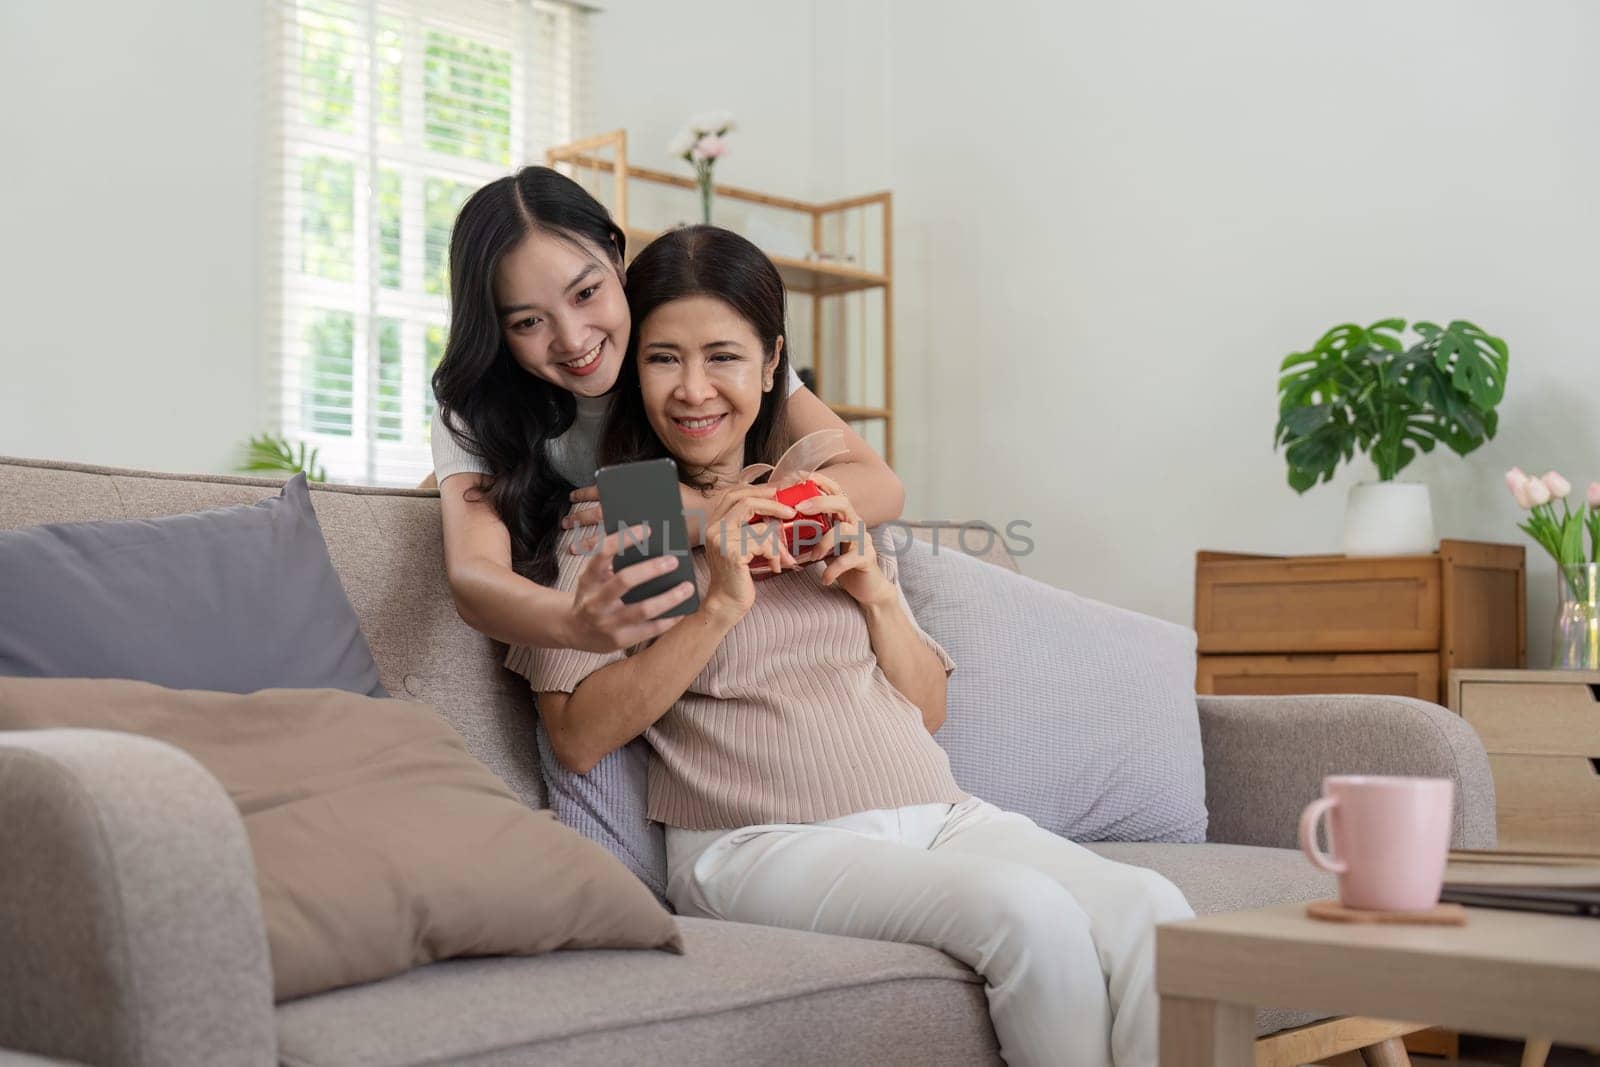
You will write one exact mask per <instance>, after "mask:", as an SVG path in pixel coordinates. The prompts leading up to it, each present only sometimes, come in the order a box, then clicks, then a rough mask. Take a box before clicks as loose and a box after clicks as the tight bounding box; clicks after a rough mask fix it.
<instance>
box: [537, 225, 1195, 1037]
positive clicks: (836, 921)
mask: <svg viewBox="0 0 1600 1067" xmlns="http://www.w3.org/2000/svg"><path fill="white" fill-rule="evenodd" d="M628 294H629V301H630V303H631V305H632V308H633V321H634V323H635V328H636V332H635V335H634V338H633V341H632V343H631V345H630V348H629V352H628V356H629V358H628V361H627V362H626V363H625V364H624V366H623V370H622V374H621V377H620V380H619V383H618V393H617V399H616V402H615V405H614V407H613V408H612V411H611V413H610V415H609V418H608V421H607V425H606V430H605V433H604V436H603V438H602V444H601V455H602V459H603V460H604V461H605V462H607V463H610V462H621V461H625V460H637V459H647V458H653V457H656V456H663V455H665V456H671V457H673V458H674V459H675V460H676V461H677V463H678V467H679V471H680V475H681V476H682V477H684V478H687V479H688V480H689V481H690V482H691V483H693V484H694V485H696V486H699V487H701V488H703V489H708V490H716V489H721V490H722V495H721V496H720V498H719V502H718V504H717V505H716V507H715V508H714V510H713V512H712V514H711V516H710V518H709V519H708V520H707V526H706V530H705V544H704V547H703V548H702V549H699V550H696V551H695V552H694V554H693V555H694V565H695V574H696V579H697V583H698V585H699V587H700V591H701V601H700V607H699V609H698V610H697V611H696V612H695V613H694V614H693V615H691V616H688V617H687V618H685V620H684V622H683V624H682V625H680V626H678V627H676V628H674V629H673V630H671V631H670V632H668V633H666V634H663V635H662V636H660V637H658V638H656V639H655V640H653V641H646V642H642V643H641V644H639V645H637V646H635V647H633V648H630V649H628V650H627V651H626V653H624V652H613V653H605V654H598V653H590V652H583V651H579V650H574V649H514V650H513V652H512V655H511V656H510V657H509V659H508V662H509V663H510V664H511V665H512V666H513V667H514V668H516V669H518V670H520V671H522V672H523V673H524V674H525V675H526V676H527V677H528V678H529V680H530V682H531V684H532V686H533V688H534V690H535V691H536V692H537V694H538V702H539V711H540V715H541V716H542V718H543V720H544V723H545V725H546V727H547V729H548V731H549V735H550V739H551V743H552V747H553V748H554V750H555V753H556V755H557V757H558V758H559V759H560V760H561V761H562V762H563V763H564V764H566V765H567V766H568V767H570V768H571V769H572V770H574V771H576V772H579V773H586V772H587V771H588V770H589V769H590V768H592V767H593V766H594V765H595V764H596V763H598V762H599V761H600V760H601V759H602V758H604V757H605V756H606V755H607V754H609V753H610V752H612V751H614V750H615V749H617V748H619V747H620V746H622V745H624V744H626V743H627V742H628V741H630V740H632V739H633V738H635V737H637V736H639V735H640V734H643V735H644V737H645V738H646V739H647V741H648V742H649V744H650V747H651V750H652V755H651V761H650V769H649V775H648V783H649V798H648V813H649V816H650V818H652V819H655V820H657V821H660V822H662V823H664V824H665V825H666V828H667V866H668V896H669V898H670V899H671V900H672V902H673V904H674V906H675V907H676V908H677V909H678V911H679V912H680V913H681V914H685V915H698V916H710V917H715V918H723V919H730V920H735V921H739V922H752V923H764V924H768V925H773V926H785V927H792V928H798V929H807V930H817V931H822V932H826V933H834V934H844V935H848V936H852V937H866V938H877V939H883V940H893V941H906V942H914V943H918V944H924V945H930V946H932V947H935V948H938V949H940V950H942V951H944V952H946V953H949V954H950V955H952V956H954V957H955V958H957V959H960V960H962V961H963V962H965V963H967V964H968V965H970V966H971V967H973V968H974V969H975V970H977V971H978V972H979V973H980V974H982V975H983V977H984V978H985V980H986V989H987V995H988V999H989V1011H990V1016H991V1018H992V1019H993V1022H994V1027H995V1032H996V1034H997V1035H998V1037H999V1040H1000V1051H1001V1053H1002V1055H1003V1056H1004V1057H1005V1058H1006V1060H1007V1062H1009V1063H1013V1064H1047V1063H1048V1064H1063V1063H1066V1064H1109V1063H1116V1064H1154V1063H1155V1062H1156V1055H1157V1045H1156V998H1155V993H1154V988H1153V976H1154V941H1155V930H1154V927H1155V924H1156V923H1157V922H1161V921H1164V920H1168V919H1176V918H1182V917H1187V916H1189V915H1191V914H1193V913H1192V912H1191V911H1190V909H1189V907H1188V905H1187V903H1186V902H1185V901H1184V899H1183V896H1182V894H1180V893H1179V892H1178V890H1177V889H1176V888H1175V887H1174V886H1173V885H1172V884H1171V883H1170V882H1167V881H1166V880H1165V879H1163V878H1162V877H1160V876H1159V875H1157V874H1156V873H1155V872H1153V871H1149V870H1145V869H1142V868H1138V867H1131V866H1125V865H1122V864H1118V863H1114V862H1112V861H1110V860H1106V859H1103V858H1101V857H1099V856H1097V855H1095V854H1094V853H1092V852H1090V851H1089V850H1088V849H1085V848H1083V847H1082V846H1079V845H1076V844H1074V843H1072V842H1070V841H1067V840H1066V839H1064V838H1060V837H1057V836H1055V835H1054V834H1051V833H1049V832H1048V831H1045V830H1042V829H1040V828H1039V827H1038V826H1036V825H1035V824H1034V823H1033V822H1031V821H1030V820H1029V819H1027V818H1026V817H1025V816H1022V815H1017V814H1013V813H1010V812H1005V811H1001V810H1000V809H998V808H996V807H994V806H993V805H991V804H988V803H986V802H984V801H983V800H980V799H978V798H976V797H972V796H969V795H967V794H966V793H964V792H962V790H961V789H960V788H959V787H958V786H957V785H956V783H955V780H954V779H953V778H952V777H951V774H950V764H949V761H948V760H947V759H946V757H945V755H944V752H943V750H942V749H940V747H939V746H938V745H937V744H936V743H935V742H934V740H933V738H932V736H931V735H932V734H933V732H934V731H936V730H937V729H938V728H939V726H940V724H941V723H943V721H944V717H945V686H946V678H947V675H948V673H949V671H950V670H952V669H953V667H954V665H953V664H952V663H951V662H950V659H949V657H948V656H947V655H946V654H945V653H944V650H943V649H941V648H940V647H939V646H938V645H937V644H935V643H934V641H933V640H932V639H931V638H929V637H928V635H927V634H925V633H924V632H923V631H922V630H921V629H919V628H918V626H917V624H916V622H915V621H914V620H913V619H912V617H911V614H910V611H909V610H908V608H907V606H906V601H905V598H904V596H903V595H902V594H901V592H900V590H899V586H898V584H897V579H896V567H895V561H894V559H893V558H892V554H891V553H888V552H880V547H883V546H886V544H887V542H880V543H878V544H875V543H874V541H873V540H872V539H871V538H869V537H867V536H866V531H865V526H864V524H863V522H862V517H861V515H860V514H859V509H858V508H857V507H856V506H855V505H854V503H853V502H852V499H851V494H850V491H849V490H848V487H845V486H842V485H840V484H839V482H838V481H837V480H835V479H830V478H828V477H827V476H825V475H817V476H816V480H817V481H818V483H819V484H820V485H822V486H823V488H824V489H825V490H826V493H825V494H824V495H822V496H818V497H814V498H812V499H810V500H806V501H803V502H802V503H800V504H799V505H798V507H797V508H788V507H786V506H784V505H781V504H779V503H778V502H777V501H776V500H774V499H772V498H771V496H770V495H768V494H766V493H764V492H762V491H761V490H760V489H758V488H755V487H748V486H746V487H740V486H738V485H737V482H738V479H739V476H740V471H741V469H742V468H743V467H744V466H745V465H746V464H749V463H757V462H772V461H773V460H774V459H775V458H776V456H777V445H778V441H779V439H780V434H779V433H778V432H777V430H776V426H777V424H778V421H779V415H780V412H781V405H782V397H783V392H784V389H783V382H784V380H785V375H786V368H787V358H786V355H785V352H784V339H783V323H784V295H783V285H782V282H781V280H780V279H779V277H778V274H777V271H776V270H775V269H774V268H773V266H772V264H771V262H770V261H768V260H767V258H766V257H765V256H763V255H762V254H761V253H760V251H759V250H757V249H756V248H755V247H754V246H753V245H751V244H749V242H747V241H744V240H743V239H742V238H739V237H737V236H735V235H733V234H731V233H728V232H727V231H724V230H717V229H713V228H711V227H694V228H691V229H686V230H677V231H673V232H671V233H669V234H667V235H665V236H664V237H661V238H660V239H658V240H657V241H656V242H654V243H653V244H651V246H650V247H649V248H647V249H645V250H644V252H643V253H642V254H641V255H640V256H639V258H638V260H637V261H635V263H634V265H633V268H632V270H631V273H630V283H629V290H628ZM795 514H800V515H817V514H829V515H832V516H834V517H835V518H836V520H837V522H838V526H836V527H835V529H834V531H833V532H832V533H830V534H829V535H827V536H826V537H825V538H824V547H825V549H826V550H827V552H826V557H825V559H822V560H818V561H816V562H812V563H810V564H808V565H805V566H801V567H798V568H789V569H788V570H787V572H786V573H782V574H779V575H777V576H774V577H771V578H769V579H767V580H765V581H762V582H760V583H759V584H757V583H756V582H755V581H753V580H752V576H751V572H750V564H751V561H752V560H753V559H754V558H756V557H757V556H770V554H771V553H772V551H773V550H772V548H771V547H770V545H771V543H770V541H769V540H768V539H767V538H765V537H762V536H759V534H758V533H757V532H756V531H754V528H755V527H759V526H763V525H765V524H766V523H768V522H770V521H773V520H782V519H785V518H789V517H791V516H793V515H795ZM577 537H578V534H577V532H576V531H573V532H571V533H569V534H568V535H567V540H569V541H573V540H576V539H577ZM583 570H584V564H583V562H582V560H581V558H580V557H578V556H574V555H571V554H566V555H564V557H563V558H562V560H561V564H560V578H559V582H558V588H561V589H571V588H575V587H576V584H577V582H578V581H579V580H580V579H581V576H582V574H583Z"/></svg>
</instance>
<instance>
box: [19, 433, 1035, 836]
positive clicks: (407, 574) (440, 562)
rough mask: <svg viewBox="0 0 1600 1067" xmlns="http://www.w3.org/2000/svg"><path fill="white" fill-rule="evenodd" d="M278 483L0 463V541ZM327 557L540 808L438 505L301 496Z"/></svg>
mask: <svg viewBox="0 0 1600 1067" xmlns="http://www.w3.org/2000/svg"><path fill="white" fill-rule="evenodd" d="M282 487H283V481H282V480H281V479H277V480H272V479H261V478H235V477H229V476H224V475H209V474H207V475H190V474H155V473H151V472H147V471H134V470H119V469H116V468H110V467H89V466H82V465H78V464H70V463H57V462H50V461H45V460H31V459H6V458H3V457H0V529H15V528H17V527H22V526H35V525H40V524H43V523H57V522H99V521H104V520H108V519H139V518H153V517H156V516H160V515H175V514H180V513H182V512H186V511H199V510H201V509H203V508H217V507H227V506H230V505H233V504H253V503H255V502H256V501H258V500H261V499H262V498H264V497H268V496H272V495H274V494H276V493H278V492H279V491H280V490H281V489H282ZM311 490H312V492H311V500H312V504H313V506H314V507H315V508H316V512H317V521H318V522H319V523H320V524H321V525H322V533H323V536H324V538H325V539H326V540H327V542H328V554H329V556H330V557H331V558H332V560H333V565H334V568H335V569H336V570H337V571H338V572H339V577H340V580H341V581H343V583H344V588H345V592H346V593H347V594H348V595H349V597H350V602H351V603H352V604H353V605H354V606H355V609H356V614H357V615H358V616H359V617H360V619H361V628H362V630H363V631H364V632H365V633H366V635H367V641H368V642H369V643H370V644H371V646H372V654H373V656H374V658H375V659H376V660H377V661H378V671H379V674H380V675H381V677H382V680H383V684H384V687H385V688H387V689H388V690H389V692H390V693H392V694H393V695H395V696H397V697H404V698H410V699H414V700H421V701H424V702H425V703H428V704H431V705H432V706H433V707H435V708H437V709H438V710H439V711H440V712H441V713H442V714H443V715H444V716H445V717H446V718H448V719H449V720H450V722H451V723H452V724H453V725H454V726H455V728H456V729H457V730H459V731H460V732H461V734H462V736H463V737H464V738H465V739H466V743H467V748H468V749H469V750H470V751H471V752H472V753H473V755H475V756H477V757H478V758H479V759H480V760H482V761H483V762H484V763H485V764H487V765H488V766H489V767H490V769H492V770H493V771H494V772H495V773H496V774H498V775H500V776H501V777H502V778H504V779H505V780H506V782H507V783H508V784H509V785H510V786H511V787H512V789H514V790H515V791H516V792H517V794H518V795H519V796H521V797H522V799H523V800H524V801H526V802H527V803H529V804H532V805H536V806H542V805H543V803H544V788H543V783H542V782H541V780H540V777H539V760H538V753H537V749H536V746H535V743H534V729H533V716H534V709H533V699H532V696H531V694H530V693H529V692H528V687H527V683H525V682H524V681H523V680H522V679H521V678H519V677H517V676H516V675H514V674H512V673H511V672H510V671H508V670H506V669H505V668H504V667H503V666H502V665H501V660H502V659H503V657H504V654H505V647H504V646H503V645H500V644H499V643H497V642H494V641H491V640H490V639H489V638H487V637H484V636H483V635H482V634H480V633H478V632H477V631H476V630H473V629H472V628H471V627H470V626H468V625H467V624H466V623H464V622H462V621H461V617H460V616H459V615H457V614H456V610H455V605H454V602H453V601H452V599H451V596H450V587H449V584H448V582H447V581H446V579H445V571H444V541H443V536H442V533H441V530H440V523H439V494H438V491H437V490H433V489H426V490H422V489H389V488H379V487H371V486H345V485H313V486H312V487H311ZM907 525H909V526H911V527H912V532H913V533H914V534H915V535H916V536H919V537H922V538H923V539H925V540H932V539H935V538H936V539H937V540H938V541H939V542H940V544H941V545H945V546H949V547H964V548H965V549H966V550H968V551H971V552H973V554H976V555H980V556H982V557H983V558H986V559H989V560H990V561H991V562H994V563H998V564H1000V565H1001V566H1006V567H1010V568H1011V569H1013V570H1014V569H1016V563H1015V561H1014V560H1013V559H1012V558H1011V557H1010V555H1009V554H1008V553H1007V551H1006V548H1005V545H1004V543H1003V541H1002V540H1001V539H999V538H988V537H981V536H979V537H968V538H966V539H965V545H963V544H962V540H961V539H959V538H958V537H957V536H956V531H955V530H954V529H953V528H951V527H949V526H942V527H941V526H939V525H937V524H918V523H910V524H907Z"/></svg>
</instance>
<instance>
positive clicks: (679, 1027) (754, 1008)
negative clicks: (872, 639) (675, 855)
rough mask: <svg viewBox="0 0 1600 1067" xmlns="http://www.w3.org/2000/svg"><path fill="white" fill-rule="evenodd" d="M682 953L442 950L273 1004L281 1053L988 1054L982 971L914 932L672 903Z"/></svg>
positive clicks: (474, 1060) (786, 1058)
mask: <svg viewBox="0 0 1600 1067" xmlns="http://www.w3.org/2000/svg"><path fill="white" fill-rule="evenodd" d="M678 923H679V928H680V930H681V932H682V935H683V942H684V953H683V955H681V956H674V955H669V954H667V953H664V952H623V951H615V950H605V949H600V950H589V951H584V952H555V953H551V954H549V955H546V956H540V957H534V958H519V959H512V958H496V959H474V960H452V961H448V962H445V963H436V964H433V965H432V966H429V967H424V968H421V969H418V970H414V971H411V972H409V973H407V974H404V975H400V976H398V977H395V978H391V979H388V980H387V981H384V982H378V983H374V984H371V985H365V986H356V987H353V988H349V989H341V990H336V991H334V992H331V993H324V994H322V995H321V996H316V997H308V998H305V999H302V1000H297V1001H291V1002H289V1003H286V1004H282V1005H280V1006H279V1007H278V1010H277V1018H278V1042H279V1056H280V1058H281V1062H282V1063H283V1064H285V1065H287V1067H313V1065H315V1067H323V1065H327V1067H333V1065H338V1067H361V1065H365V1064H374V1065H376V1064H386V1065H388V1064H422V1063H430V1064H434V1063H466V1064H475V1065H482V1064H514V1063H517V1064H520V1063H535V1062H537V1063H539V1064H541V1065H542V1064H565V1063H714V1062H722V1063H728V1062H737V1063H742V1064H775V1065H776V1064H789V1063H797V1062H807V1061H809V1062H835V1063H888V1062H900V1063H917V1064H974V1063H999V1062H1000V1060H999V1053H998V1046H997V1043H996V1041H995V1036H994V1030H993V1027H991V1026H990V1024H989V1012H988V1002H987V1000H986V998H985V996H984V990H983V984H982V981H981V980H980V979H979V978H978V976H977V975H976V974H974V973H973V972H972V971H971V970H969V969H968V968H966V967H965V966H963V965H961V964H959V963H957V962H956V961H955V960H953V959H951V958H950V957H948V956H946V955H944V954H943V953H940V952H937V951H934V950H933V949H930V948H924V947H922V946H919V945H902V944H896V943H893V942H884V941H867V940H861V939H858V938H850V937H834V936H832V935H828V934H813V933H806V932H802V931H795V930H783V929H777V928H771V927H763V926H751V925H747V924H744V923H731V922H720V921H716V920H711V919H696V918H680V919H679V920H678Z"/></svg>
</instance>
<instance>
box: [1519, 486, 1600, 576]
mask: <svg viewBox="0 0 1600 1067" xmlns="http://www.w3.org/2000/svg"><path fill="white" fill-rule="evenodd" d="M1506 488H1507V489H1510V490H1511V496H1512V497H1513V498H1514V499H1515V500H1516V502H1517V505H1518V506H1519V507H1521V508H1522V509H1523V510H1524V511H1526V512H1528V521H1527V522H1523V523H1518V526H1519V527H1520V528H1521V529H1522V531H1523V532H1524V533H1526V534H1527V535H1528V536H1529V537H1531V538H1533V539H1534V540H1535V541H1537V542H1539V544H1540V545H1542V546H1543V547H1544V550H1545V551H1546V552H1548V553H1550V555H1551V557H1552V558H1554V559H1555V561H1556V562H1557V563H1558V564H1560V565H1562V566H1564V567H1569V566H1575V565H1577V564H1580V563H1600V482H1590V483H1589V492H1588V495H1587V499H1586V500H1584V501H1580V502H1579V504H1578V506H1577V507H1576V508H1574V507H1573V506H1572V504H1571V503H1570V498H1571V496H1572V483H1571V482H1569V481H1567V480H1566V479H1565V478H1563V477H1562V476H1561V475H1560V474H1559V473H1557V472H1556V471H1549V472H1547V473H1546V474H1545V476H1544V477H1543V478H1534V477H1530V476H1529V475H1527V474H1524V473H1523V472H1522V468H1521V467H1512V468H1511V469H1510V470H1508V471H1506ZM1558 501H1559V502H1560V504H1561V514H1559V515H1558V514H1556V503H1557V502H1558ZM1585 530H1588V531H1589V552H1588V555H1587V556H1586V555H1585V554H1584V550H1583V533H1584V531H1585Z"/></svg>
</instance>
